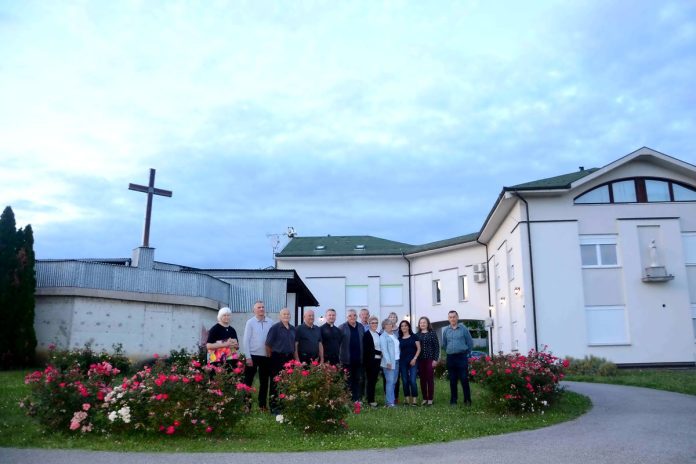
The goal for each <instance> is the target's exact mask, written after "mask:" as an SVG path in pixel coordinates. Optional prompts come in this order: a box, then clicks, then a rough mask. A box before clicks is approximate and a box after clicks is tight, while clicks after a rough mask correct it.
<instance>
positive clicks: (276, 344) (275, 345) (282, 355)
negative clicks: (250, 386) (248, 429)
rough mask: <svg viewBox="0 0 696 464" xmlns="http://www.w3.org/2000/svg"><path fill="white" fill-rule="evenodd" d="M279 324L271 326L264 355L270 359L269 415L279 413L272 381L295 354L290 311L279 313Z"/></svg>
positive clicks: (275, 390) (275, 388)
mask: <svg viewBox="0 0 696 464" xmlns="http://www.w3.org/2000/svg"><path fill="white" fill-rule="evenodd" d="M278 316H279V319H280V322H276V323H275V324H273V326H271V329H270V330H269V331H268V336H267V337H266V355H267V356H268V357H269V358H271V413H272V414H278V413H279V412H280V404H279V403H278V389H277V387H276V382H275V381H273V379H274V378H275V377H276V376H277V375H278V374H279V373H280V371H281V370H282V369H283V365H285V363H286V362H288V361H291V360H292V357H293V354H294V352H295V327H294V326H293V325H292V324H290V310H289V309H288V308H283V309H281V310H280V313H279V315H278Z"/></svg>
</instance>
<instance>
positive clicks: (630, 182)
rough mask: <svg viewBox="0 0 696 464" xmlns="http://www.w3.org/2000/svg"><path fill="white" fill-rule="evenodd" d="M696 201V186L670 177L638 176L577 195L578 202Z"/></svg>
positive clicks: (576, 201)
mask: <svg viewBox="0 0 696 464" xmlns="http://www.w3.org/2000/svg"><path fill="white" fill-rule="evenodd" d="M670 201H696V188H694V187H691V186H689V185H685V184H681V183H678V182H677V181H673V180H669V179H657V178H647V177H636V178H633V179H621V180H615V181H612V182H607V183H606V184H602V185H600V186H597V187H595V188H593V189H592V190H588V191H587V192H585V193H583V194H581V195H579V196H577V197H576V198H575V201H574V203H575V204H576V205H577V204H604V203H659V202H670Z"/></svg>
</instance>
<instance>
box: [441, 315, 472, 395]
mask: <svg viewBox="0 0 696 464" xmlns="http://www.w3.org/2000/svg"><path fill="white" fill-rule="evenodd" d="M447 320H448V321H449V325H448V326H447V327H445V330H443V331H442V348H443V349H444V350H445V353H447V372H449V378H450V406H456V405H457V399H458V398H457V396H458V395H457V387H458V385H457V384H458V383H459V382H461V384H462V389H463V390H464V404H465V405H466V406H471V390H470V388H469V360H468V359H467V356H468V353H469V352H470V351H471V349H472V348H473V347H474V340H473V339H472V338H471V333H469V329H467V328H466V327H465V326H464V324H462V323H461V322H459V314H458V313H457V311H450V312H449V313H447Z"/></svg>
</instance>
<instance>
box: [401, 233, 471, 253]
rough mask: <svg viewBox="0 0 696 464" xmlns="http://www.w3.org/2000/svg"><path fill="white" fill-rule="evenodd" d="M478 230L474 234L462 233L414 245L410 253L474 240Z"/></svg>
mask: <svg viewBox="0 0 696 464" xmlns="http://www.w3.org/2000/svg"><path fill="white" fill-rule="evenodd" d="M478 236H479V234H478V232H474V233H473V234H466V235H460V236H459V237H453V238H448V239H445V240H438V241H437V242H430V243H424V244H423V245H417V246H414V247H413V248H412V249H411V251H409V253H418V252H421V251H428V250H436V249H438V248H445V247H448V246H453V245H459V244H461V243H467V242H473V241H474V240H476V239H477V238H478Z"/></svg>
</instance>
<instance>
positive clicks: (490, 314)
mask: <svg viewBox="0 0 696 464" xmlns="http://www.w3.org/2000/svg"><path fill="white" fill-rule="evenodd" d="M476 242H477V243H479V244H480V245H483V246H485V247H486V275H487V276H488V278H487V279H486V285H487V286H488V317H490V318H491V320H493V311H491V307H492V304H491V272H490V271H491V270H490V268H489V266H488V263H489V262H490V257H489V256H488V244H487V243H483V242H482V241H480V240H479V239H478V238H477V239H476ZM488 332H489V333H488V354H489V355H490V354H493V326H492V325H491V327H489V328H488Z"/></svg>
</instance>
